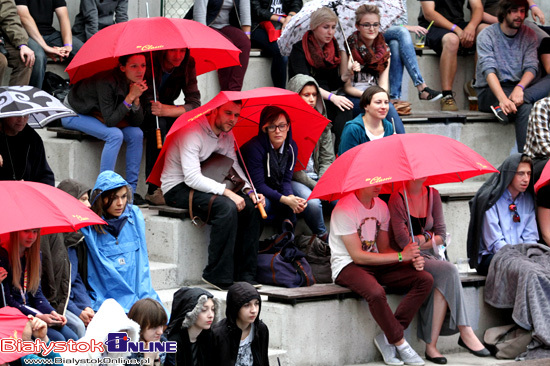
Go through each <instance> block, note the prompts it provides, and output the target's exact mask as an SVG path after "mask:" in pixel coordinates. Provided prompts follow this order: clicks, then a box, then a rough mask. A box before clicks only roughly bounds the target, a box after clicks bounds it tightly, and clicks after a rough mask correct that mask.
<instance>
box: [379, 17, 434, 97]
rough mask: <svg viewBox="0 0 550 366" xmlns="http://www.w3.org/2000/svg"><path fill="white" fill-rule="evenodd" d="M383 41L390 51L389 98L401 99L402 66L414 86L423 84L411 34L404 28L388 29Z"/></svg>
mask: <svg viewBox="0 0 550 366" xmlns="http://www.w3.org/2000/svg"><path fill="white" fill-rule="evenodd" d="M384 39H385V40H386V43H387V44H388V46H390V51H391V60H390V61H391V62H390V98H391V99H399V98H401V83H402V82H403V66H405V67H406V68H407V71H408V73H409V75H410V76H411V79H412V81H413V84H414V86H418V85H420V84H422V83H424V79H423V78H422V75H421V74H420V68H419V67H418V61H417V60H416V52H415V50H414V45H413V43H412V39H411V34H410V33H409V31H408V30H407V28H405V27H401V26H393V27H389V28H388V29H387V30H386V32H385V33H384Z"/></svg>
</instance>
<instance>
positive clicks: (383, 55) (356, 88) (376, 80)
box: [342, 5, 405, 133]
mask: <svg viewBox="0 0 550 366" xmlns="http://www.w3.org/2000/svg"><path fill="white" fill-rule="evenodd" d="M355 27H356V28H357V31H355V32H354V33H353V34H352V35H350V36H349V37H348V44H349V47H350V48H351V57H348V55H347V54H344V56H343V57H342V65H346V66H350V65H351V67H350V68H349V69H348V70H345V71H342V73H344V72H347V73H349V74H350V75H349V77H348V78H347V81H346V83H345V84H344V91H345V92H346V95H347V96H348V98H349V99H350V100H351V101H352V102H353V116H354V117H355V116H357V115H358V114H359V113H360V112H361V110H362V108H361V107H360V106H359V98H360V97H361V95H362V94H363V92H364V91H365V90H366V89H367V88H368V87H370V86H373V85H378V86H381V87H382V88H384V89H385V90H386V91H387V90H389V83H388V80H389V79H388V74H389V69H390V52H389V48H388V45H387V44H386V42H385V41H384V37H383V36H382V35H381V34H380V32H379V28H380V10H379V9H378V7H377V6H376V5H361V6H360V7H358V8H357V10H356V11H355ZM351 59H353V63H351V62H349V61H351ZM388 120H390V121H393V124H394V125H395V131H396V133H405V128H404V127H403V122H402V121H401V118H399V115H398V114H397V111H396V110H395V107H394V106H393V104H391V103H390V104H389V110H388Z"/></svg>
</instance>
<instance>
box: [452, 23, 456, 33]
mask: <svg viewBox="0 0 550 366" xmlns="http://www.w3.org/2000/svg"><path fill="white" fill-rule="evenodd" d="M455 29H456V24H453V26H452V27H451V32H454V31H455Z"/></svg>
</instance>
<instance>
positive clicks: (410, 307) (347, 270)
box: [335, 263, 433, 344]
mask: <svg viewBox="0 0 550 366" xmlns="http://www.w3.org/2000/svg"><path fill="white" fill-rule="evenodd" d="M335 282H336V284H338V285H341V286H344V287H347V288H349V289H350V290H352V291H353V292H355V293H357V294H359V295H361V296H362V297H364V298H365V300H367V302H368V304H369V309H370V312H371V314H372V317H373V318H374V320H376V323H378V325H379V326H380V328H382V331H383V332H384V334H385V335H386V338H388V342H389V343H391V344H395V343H397V342H398V341H399V340H400V339H402V338H403V331H404V330H405V329H406V328H407V327H408V326H409V324H410V322H411V321H412V319H413V318H414V315H415V314H416V312H417V311H418V309H419V308H420V306H421V305H422V303H423V302H424V300H425V299H426V297H427V296H428V295H429V294H430V292H431V291H432V285H433V277H432V275H431V274H430V273H428V272H426V271H417V270H415V269H414V268H413V267H412V265H411V264H410V263H395V264H388V265H382V266H360V265H357V264H355V263H350V264H348V265H347V266H346V267H344V269H342V271H341V272H340V274H339V275H338V278H336V281H335ZM382 286H386V287H389V288H394V289H398V290H408V292H407V294H406V295H405V297H404V298H403V300H401V303H400V304H399V306H398V307H397V309H396V311H395V314H394V313H393V312H392V311H391V309H390V307H389V305H388V301H387V299H386V291H384V288H383V287H382Z"/></svg>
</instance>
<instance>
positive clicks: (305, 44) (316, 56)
mask: <svg viewBox="0 0 550 366" xmlns="http://www.w3.org/2000/svg"><path fill="white" fill-rule="evenodd" d="M337 22H338V16H337V15H336V14H335V13H334V12H333V11H332V10H330V9H329V8H327V7H322V8H320V9H318V10H316V11H315V12H313V14H311V19H310V23H309V29H310V30H309V31H307V32H306V33H305V34H304V37H303V38H302V40H301V41H300V42H297V43H295V44H294V45H293V46H292V51H291V52H290V56H289V63H288V76H289V77H290V78H292V77H294V75H297V74H304V75H309V76H312V77H313V78H314V79H315V81H317V84H318V85H319V90H320V91H321V97H322V98H323V100H327V101H329V102H330V103H327V106H326V107H327V116H328V119H330V120H331V121H332V124H333V126H332V132H334V134H335V137H336V146H338V142H339V141H340V135H341V134H342V129H343V128H344V124H345V123H346V122H347V121H349V120H350V119H352V118H353V115H352V108H353V103H352V102H351V101H350V100H349V99H348V98H346V97H345V96H343V95H339V90H340V89H341V88H342V87H343V86H344V81H346V78H347V77H348V73H347V71H345V70H346V66H341V62H340V61H341V59H342V57H344V56H345V51H343V50H340V49H339V47H338V42H336V39H335V38H334V32H335V31H336V23H337ZM341 70H344V71H345V72H344V73H343V74H341Z"/></svg>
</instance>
